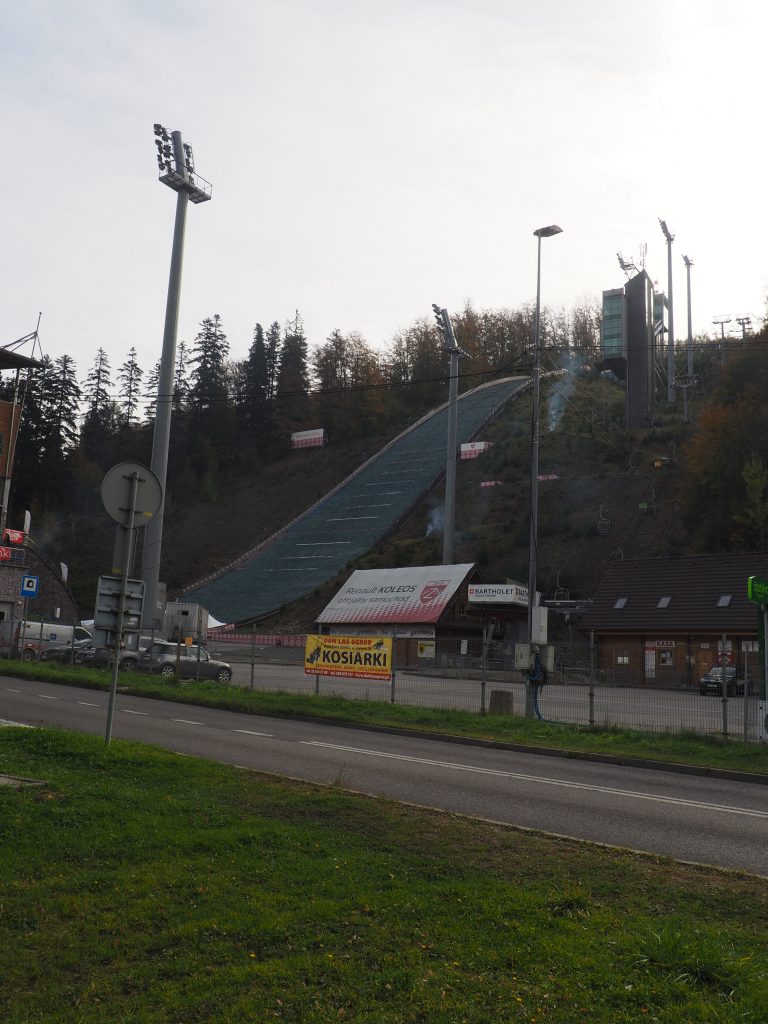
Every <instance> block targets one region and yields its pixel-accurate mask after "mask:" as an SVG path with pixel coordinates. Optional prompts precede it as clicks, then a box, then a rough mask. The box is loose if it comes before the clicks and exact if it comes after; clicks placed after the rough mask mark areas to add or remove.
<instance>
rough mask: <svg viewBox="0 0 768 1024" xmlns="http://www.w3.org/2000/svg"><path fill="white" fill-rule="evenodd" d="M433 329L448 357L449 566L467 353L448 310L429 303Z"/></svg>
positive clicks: (445, 550)
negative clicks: (460, 396) (462, 365)
mask: <svg viewBox="0 0 768 1024" xmlns="http://www.w3.org/2000/svg"><path fill="white" fill-rule="evenodd" d="M432 310H433V312H434V314H435V320H436V321H437V329H438V330H439V332H440V336H441V337H442V339H443V352H447V353H448V355H449V356H450V357H451V365H450V370H449V383H448V450H447V453H446V459H445V514H444V516H443V565H453V560H454V528H455V521H456V435H457V432H458V416H457V408H456V398H457V394H458V390H459V359H461V358H466V357H467V356H468V355H469V353H468V352H465V351H464V349H463V348H460V347H459V345H458V344H457V342H456V337H455V335H454V333H453V325H452V324H451V318H450V317H449V316H448V310H447V309H443V308H442V307H440V306H438V305H437V303H435V302H433V303H432Z"/></svg>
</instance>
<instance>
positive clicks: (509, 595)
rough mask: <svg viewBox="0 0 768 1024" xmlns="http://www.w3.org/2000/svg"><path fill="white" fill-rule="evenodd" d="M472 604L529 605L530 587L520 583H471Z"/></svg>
mask: <svg viewBox="0 0 768 1024" xmlns="http://www.w3.org/2000/svg"><path fill="white" fill-rule="evenodd" d="M467 600H468V601H469V603H470V604H519V605H524V606H527V605H528V587H523V586H522V585H521V584H519V583H474V584H473V583H470V585H469V586H468V587H467Z"/></svg>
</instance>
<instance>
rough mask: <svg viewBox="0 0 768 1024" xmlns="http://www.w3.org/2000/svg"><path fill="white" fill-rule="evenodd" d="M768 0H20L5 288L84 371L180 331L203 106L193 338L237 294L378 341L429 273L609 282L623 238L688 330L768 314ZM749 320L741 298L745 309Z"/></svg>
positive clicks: (0, 45) (51, 344) (511, 285)
mask: <svg viewBox="0 0 768 1024" xmlns="http://www.w3.org/2000/svg"><path fill="white" fill-rule="evenodd" d="M767 30H768V5H766V4H765V3H764V0H731V2H730V3H728V4H723V3H721V2H719V0H717V2H713V0H646V2H644V3H642V4H621V3H616V2H615V0H613V2H610V0H580V2H579V3H574V2H573V0H537V2H536V3H531V2H530V0H525V2H522V0H388V2H387V3H382V2H381V0H314V2H313V0H239V2H238V0H183V2H182V0H152V2H150V0H25V3H23V4H13V5H6V9H5V11H4V31H3V33H2V37H1V38H0V89H1V90H2V95H0V101H1V102H0V126H1V127H2V139H3V142H4V148H5V153H4V159H3V173H2V177H1V178H0V181H1V182H2V200H1V201H2V204H3V208H4V209H3V218H2V219H3V245H2V251H1V255H0V261H1V263H0V317H1V318H2V319H1V322H2V337H0V344H7V343H8V342H11V341H13V340H15V339H16V338H18V337H20V336H22V335H24V334H26V333H27V332H29V331H31V330H33V329H34V327H35V324H36V322H37V315H38V311H41V312H42V314H43V318H42V322H41V327H40V338H41V343H42V348H43V350H44V351H45V352H47V353H48V354H49V355H50V356H52V357H53V358H56V357H57V356H60V355H63V354H69V355H71V356H72V357H73V358H74V359H75V361H76V363H77V368H78V374H79V375H80V376H81V377H84V376H85V374H86V372H87V370H88V369H89V368H90V367H91V366H92V364H93V360H94V357H95V354H96V350H97V349H98V348H99V347H100V346H101V347H103V348H104V349H105V350H106V351H107V353H108V355H109V357H110V360H111V363H112V368H113V377H114V375H115V370H116V368H117V367H118V366H119V365H120V364H121V363H123V362H124V361H125V360H126V358H127V353H128V350H129V349H130V348H131V347H135V349H136V352H137V356H138V360H139V363H140V365H141V366H143V367H144V369H145V372H147V371H148V370H149V369H150V368H151V367H152V366H153V365H154V363H155V362H156V361H157V359H159V356H160V351H161V347H162V335H163V323H164V317H165V302H166V289H167V284H168V270H169V263H170V252H171V240H172V233H173V223H174V213H175V193H173V192H171V190H170V189H168V188H167V187H166V186H165V185H163V184H162V183H160V182H159V181H158V179H157V165H156V162H155V147H154V135H153V128H152V126H153V124H154V123H155V122H160V123H161V124H163V125H164V126H165V127H166V128H167V129H168V130H169V131H172V130H179V131H181V132H182V134H183V137H184V141H185V142H188V143H190V144H191V145H192V146H193V149H194V155H195V164H196V169H197V171H198V172H199V173H200V174H201V175H202V176H203V177H204V178H206V179H208V180H209V181H210V182H212V184H213V199H212V201H211V202H210V203H204V204H201V205H198V206H192V205H190V207H189V210H188V219H187V229H186V246H185V256H184V271H183V281H182V293H181V307H180V317H179V338H180V339H183V340H185V341H187V342H192V341H193V340H194V337H195V335H196V334H197V332H198V330H199V324H200V322H201V321H202V320H203V319H204V318H206V317H209V316H212V315H213V314H214V313H218V314H220V315H221V318H222V323H223V327H224V330H225V332H226V333H227V336H228V338H229V342H230V346H231V356H232V357H233V358H236V359H241V358H244V357H245V355H246V354H247V351H248V347H249V345H250V343H251V340H252V336H253V327H254V324H255V323H256V322H261V323H262V324H264V325H265V326H266V325H268V324H269V323H271V322H272V321H274V320H277V321H279V322H280V323H284V322H285V321H287V320H288V319H290V318H292V317H293V316H294V314H295V311H296V310H299V312H300V313H301V315H302V317H303V319H304V324H305V330H306V334H307V337H308V340H309V342H310V345H314V344H319V343H321V342H322V341H324V340H325V338H327V336H328V335H329V334H330V332H331V331H333V330H334V329H339V330H341V331H342V332H348V331H358V332H360V333H361V334H362V335H363V337H364V338H365V339H366V340H367V341H368V342H369V343H370V344H371V345H372V346H373V347H375V348H377V349H383V348H384V347H386V346H387V345H389V343H390V342H391V341H392V338H393V337H394V335H395V334H396V333H397V332H398V331H399V330H402V329H403V328H405V327H407V326H408V325H410V324H411V323H412V322H413V321H414V320H415V319H416V318H417V317H422V316H430V315H431V304H432V303H433V302H437V303H438V304H439V305H441V306H445V307H447V308H448V309H449V311H453V310H457V311H458V310H459V309H460V308H461V307H463V306H464V304H465V303H466V302H467V301H471V302H472V303H473V305H474V306H475V307H476V308H480V309H484V308H505V307H516V306H519V305H522V304H525V303H532V302H533V301H534V300H535V295H536V239H535V238H534V236H533V231H534V230H535V229H536V228H539V227H542V226H544V225H547V224H552V223H556V224H559V225H560V226H561V227H562V228H563V233H562V234H560V235H558V236H556V237H553V238H550V239H545V240H544V242H543V244H542V276H541V296H542V303H543V305H545V306H550V307H553V308H556V309H558V308H562V307H564V308H566V309H569V308H572V307H573V306H574V305H577V304H579V303H582V302H584V301H595V300H599V297H600V293H601V292H602V290H603V289H605V288H615V287H619V286H621V284H622V283H623V281H624V279H625V278H624V274H623V273H622V271H621V269H620V267H619V264H618V260H617V253H619V252H620V253H621V254H622V256H623V257H624V259H626V260H629V261H634V262H635V263H639V262H640V259H641V246H643V245H645V246H647V255H646V268H647V270H648V272H649V274H650V276H651V277H652V278H653V279H654V280H656V281H658V283H659V288H660V289H661V290H663V291H666V290H667V247H666V243H665V241H664V237H663V235H662V232H661V229H660V227H659V218H663V219H665V220H666V222H667V224H668V225H669V228H670V230H671V231H672V233H673V234H674V235H675V241H674V245H673V249H672V257H673V287H674V292H673V294H674V303H675V326H676V334H677V336H678V338H680V339H683V338H684V337H685V336H686V334H687V319H686V274H685V266H684V263H683V259H682V257H683V255H684V254H685V255H687V256H688V257H689V258H690V259H691V260H692V261H693V267H692V270H691V293H692V310H693V330H694V333H704V332H706V333H710V334H711V333H712V332H713V330H714V328H713V320H714V319H715V318H720V317H725V316H730V317H732V318H733V319H734V320H735V318H736V317H739V316H752V317H753V322H754V323H757V319H758V318H761V317H762V316H764V314H765V309H766V292H767V291H768V261H767V260H766V255H765V253H766V244H765V238H766V235H768V205H767V204H766V202H765V194H766V188H765V184H764V181H763V177H764V168H765V164H766V160H765V157H766V142H765V141H764V139H765V129H764V117H765V76H764V71H763V68H764V53H765V39H766V34H767ZM730 326H731V327H734V328H735V327H736V326H737V325H736V324H735V322H734V323H732V324H731V325H730Z"/></svg>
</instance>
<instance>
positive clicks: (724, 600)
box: [717, 594, 733, 608]
mask: <svg viewBox="0 0 768 1024" xmlns="http://www.w3.org/2000/svg"><path fill="white" fill-rule="evenodd" d="M732 597H733V594H721V595H720V597H719V598H718V599H717V607H718V608H727V607H728V605H729V604H730V603H731V599H732Z"/></svg>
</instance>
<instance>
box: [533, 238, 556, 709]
mask: <svg viewBox="0 0 768 1024" xmlns="http://www.w3.org/2000/svg"><path fill="white" fill-rule="evenodd" d="M562 230H563V229H562V228H561V227H558V226H557V224H550V225H548V227H545V228H539V229H538V230H537V231H534V232H533V233H534V235H535V236H536V238H537V239H538V242H537V254H536V327H535V333H534V341H533V411H532V414H531V510H530V511H531V532H530V537H529V540H528V644H529V645H530V644H532V643H533V642H534V639H533V632H534V608H535V607H536V554H537V545H538V533H539V523H538V519H539V391H540V387H539V364H540V360H541V240H542V238H551V237H552V235H559V234H560V232H561V231H562ZM533 687H534V684H533V683H532V682H530V681H529V682H528V685H527V686H526V688H525V714H526V717H527V718H533V716H534V711H535V709H534V700H533V693H534V691H533Z"/></svg>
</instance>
